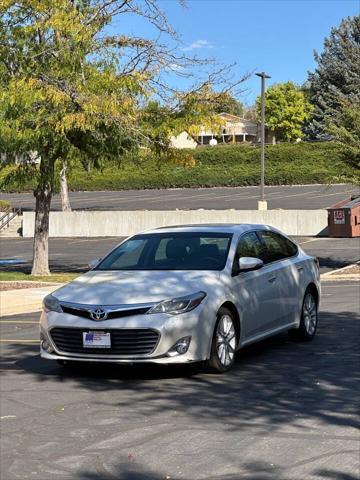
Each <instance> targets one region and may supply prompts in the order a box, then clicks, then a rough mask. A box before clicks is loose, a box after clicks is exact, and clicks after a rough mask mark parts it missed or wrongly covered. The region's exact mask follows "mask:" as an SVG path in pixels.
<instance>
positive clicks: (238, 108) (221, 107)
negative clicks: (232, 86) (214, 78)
mask: <svg viewBox="0 0 360 480" xmlns="http://www.w3.org/2000/svg"><path fill="white" fill-rule="evenodd" d="M215 112H216V113H230V114H231V115H236V116H238V117H242V116H243V114H244V105H243V104H242V103H241V102H240V101H239V100H237V99H236V98H235V97H233V96H232V95H231V94H230V93H229V92H224V93H223V94H221V95H220V96H219V98H218V99H217V104H216V107H215Z"/></svg>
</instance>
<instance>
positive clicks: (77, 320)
mask: <svg viewBox="0 0 360 480" xmlns="http://www.w3.org/2000/svg"><path fill="white" fill-rule="evenodd" d="M203 315H204V309H203V306H202V305H200V306H199V307H197V308H196V309H194V310H193V311H191V312H187V313H183V314H181V315H174V316H172V315H167V314H151V315H146V314H145V315H134V316H131V317H126V318H118V319H112V320H105V321H93V320H89V319H86V318H82V317H77V316H75V315H70V314H66V313H56V312H45V311H43V312H42V314H41V317H40V331H41V337H42V338H45V339H46V340H47V342H48V344H49V345H50V349H48V350H45V349H44V348H42V346H41V345H40V355H41V357H42V358H45V359H48V360H65V361H66V360H67V361H79V362H104V363H122V364H133V363H158V364H176V363H191V362H198V361H202V360H205V359H207V358H208V356H209V345H210V343H211V336H212V330H211V332H210V329H209V328H208V322H204V321H203V318H202V317H203ZM56 327H60V328H72V329H81V330H88V331H96V330H99V331H102V330H116V331H121V330H122V329H128V330H129V329H130V330H132V329H133V331H134V332H135V331H136V329H152V330H154V331H156V332H158V334H159V340H158V342H157V344H156V346H155V348H154V350H153V351H152V352H151V353H150V354H145V355H118V354H116V355H113V354H106V355H104V354H99V353H98V352H96V349H93V351H84V353H83V352H81V353H78V352H77V353H72V352H69V351H65V349H62V350H60V349H59V346H58V345H56V343H55V341H54V339H53V338H52V336H51V330H52V329H53V328H56ZM209 335H210V337H209ZM183 337H191V341H190V345H189V348H188V350H187V352H186V353H184V354H177V353H176V354H175V355H174V354H173V353H172V354H171V355H169V351H170V350H171V349H172V347H173V346H174V344H175V343H176V342H177V341H178V340H180V339H181V338H183Z"/></svg>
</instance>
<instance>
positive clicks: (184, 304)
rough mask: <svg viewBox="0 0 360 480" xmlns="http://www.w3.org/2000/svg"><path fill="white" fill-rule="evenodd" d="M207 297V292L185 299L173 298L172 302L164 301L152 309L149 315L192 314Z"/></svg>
mask: <svg viewBox="0 0 360 480" xmlns="http://www.w3.org/2000/svg"><path fill="white" fill-rule="evenodd" d="M205 297H206V293H205V292H196V293H194V294H192V295H187V296H185V297H179V298H173V299H172V300H164V301H163V302H160V303H158V304H157V305H154V306H153V307H151V308H150V310H149V311H148V312H147V313H170V314H171V315H177V314H179V313H184V312H190V310H194V308H195V307H197V306H198V305H200V303H201V302H202V301H203V300H204V298H205Z"/></svg>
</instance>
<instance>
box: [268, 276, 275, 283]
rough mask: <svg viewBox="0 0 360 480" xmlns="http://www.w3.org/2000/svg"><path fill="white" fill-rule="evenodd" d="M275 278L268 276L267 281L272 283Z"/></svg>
mask: <svg viewBox="0 0 360 480" xmlns="http://www.w3.org/2000/svg"><path fill="white" fill-rule="evenodd" d="M276 278H277V277H276V276H275V277H270V278H268V282H270V283H273V282H275V280H276Z"/></svg>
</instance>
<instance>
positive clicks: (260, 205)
mask: <svg viewBox="0 0 360 480" xmlns="http://www.w3.org/2000/svg"><path fill="white" fill-rule="evenodd" d="M256 75H257V76H258V77H260V78H261V181H260V189H261V200H260V201H259V202H258V209H259V210H267V202H266V201H265V190H264V188H265V79H266V78H271V77H270V76H269V75H267V74H266V73H265V72H261V73H256Z"/></svg>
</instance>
